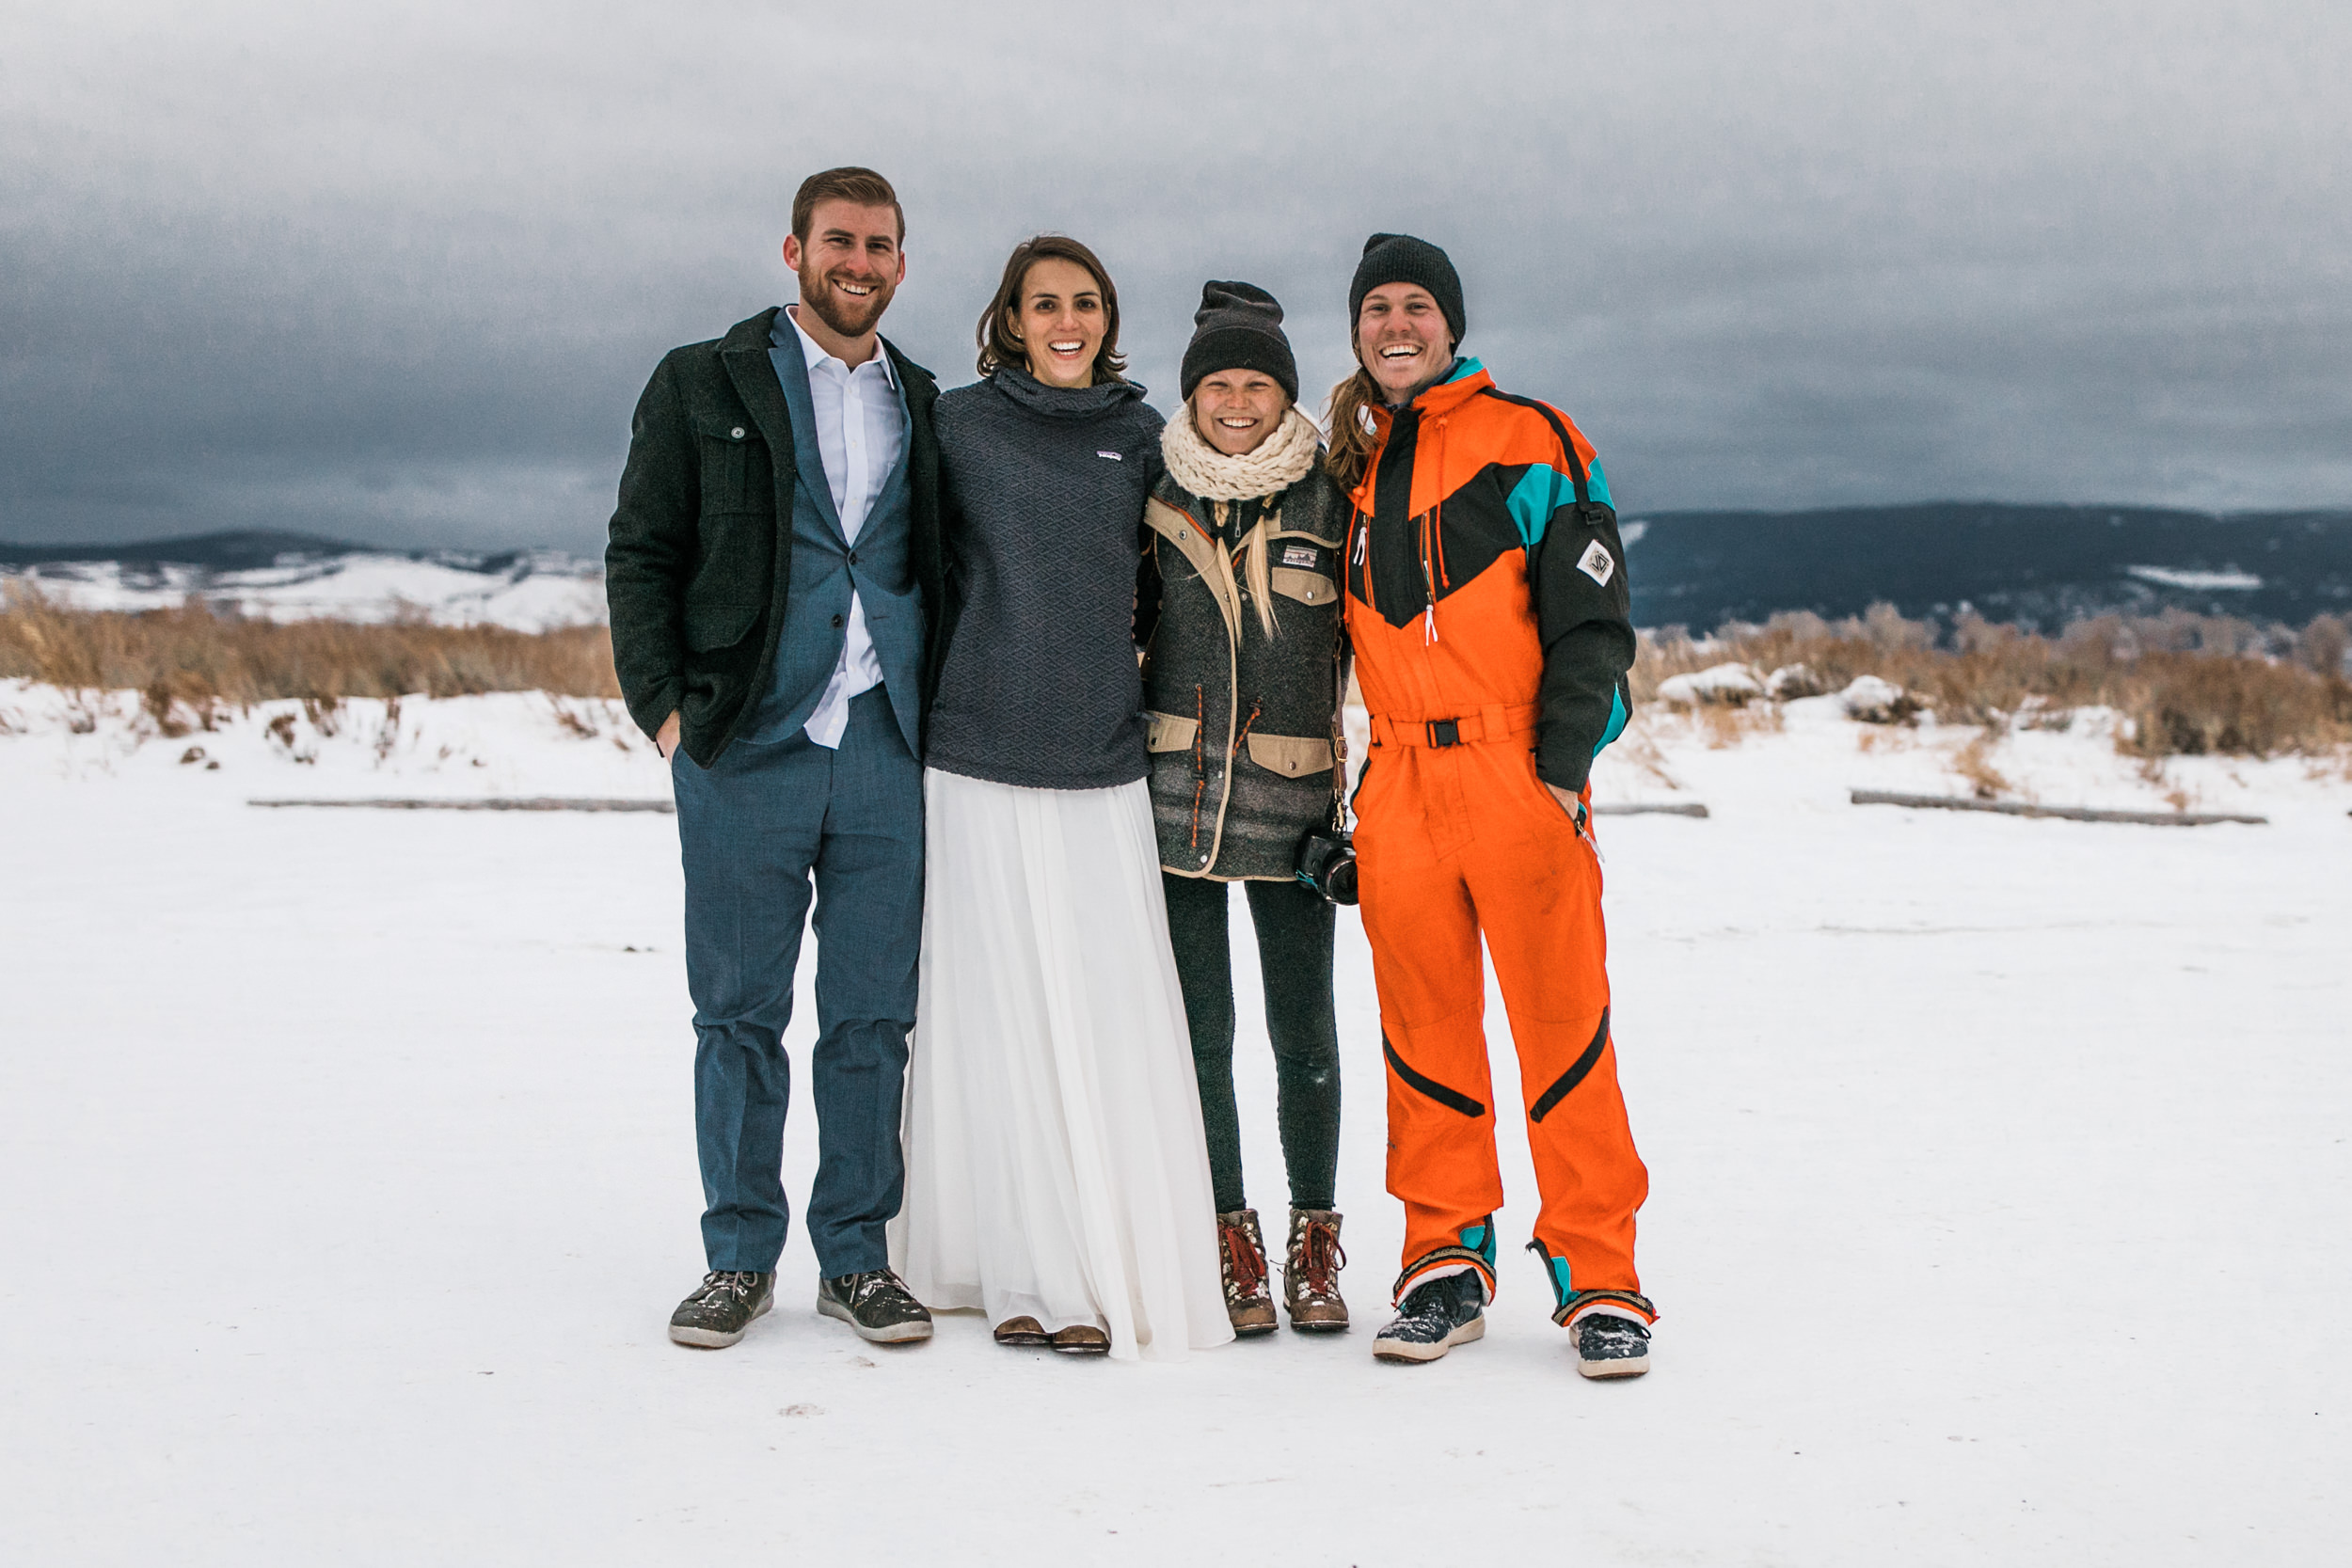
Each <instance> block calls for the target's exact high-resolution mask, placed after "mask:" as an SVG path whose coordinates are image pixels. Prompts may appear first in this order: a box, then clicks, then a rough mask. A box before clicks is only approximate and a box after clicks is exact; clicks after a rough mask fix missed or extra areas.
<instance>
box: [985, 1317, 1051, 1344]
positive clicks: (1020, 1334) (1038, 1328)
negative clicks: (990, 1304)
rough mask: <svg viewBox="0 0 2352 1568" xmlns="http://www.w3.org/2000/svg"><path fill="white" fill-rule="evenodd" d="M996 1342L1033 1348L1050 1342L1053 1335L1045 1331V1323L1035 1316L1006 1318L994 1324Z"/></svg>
mask: <svg viewBox="0 0 2352 1568" xmlns="http://www.w3.org/2000/svg"><path fill="white" fill-rule="evenodd" d="M996 1342H997V1343H998V1344H1000V1345H1019V1346H1022V1347H1024V1348H1026V1349H1035V1348H1036V1347H1038V1346H1040V1345H1050V1344H1052V1343H1053V1342H1054V1337H1053V1336H1052V1335H1050V1334H1048V1333H1046V1332H1045V1325H1044V1324H1043V1323H1039V1322H1038V1321H1037V1320H1036V1319H1035V1318H1007V1319H1006V1320H1005V1321H1004V1322H1003V1323H998V1324H997V1325H996Z"/></svg>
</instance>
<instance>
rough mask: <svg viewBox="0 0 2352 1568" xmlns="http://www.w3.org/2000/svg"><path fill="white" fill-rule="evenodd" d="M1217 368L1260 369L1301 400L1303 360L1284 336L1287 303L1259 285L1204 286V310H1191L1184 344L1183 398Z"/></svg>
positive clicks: (1211, 284)
mask: <svg viewBox="0 0 2352 1568" xmlns="http://www.w3.org/2000/svg"><path fill="white" fill-rule="evenodd" d="M1218 371H1258V372H1262V373H1263V374H1266V375H1270V376H1272V377H1273V378H1274V379H1275V380H1277V381H1279V382H1280V383H1281V384H1282V390H1283V391H1284V392H1285V393H1287V394H1288V395H1289V397H1290V400H1291V401H1292V402H1293V403H1296V402H1297V401H1298V361H1296V360H1295V359H1294V358H1292V357H1291V341H1290V340H1289V339H1288V338H1286V337H1284V336H1283V335H1282V307H1281V305H1280V303H1279V301H1277V300H1276V299H1275V297H1274V296H1273V295H1272V294H1270V293H1266V292H1265V291H1264V290H1263V289H1261V288H1259V287H1258V286H1257V285H1256V284H1255V283H1218V282H1209V283H1203V284H1201V285H1200V309H1198V310H1195V311H1194V312H1193V313H1192V341H1191V342H1190V343H1187V344H1186V345H1185V346H1184V375H1183V381H1184V401H1185V402H1187V403H1189V402H1191V401H1192V389H1193V388H1195V387H1198V386H1200V378H1201V377H1202V376H1204V375H1214V374H1216V372H1218Z"/></svg>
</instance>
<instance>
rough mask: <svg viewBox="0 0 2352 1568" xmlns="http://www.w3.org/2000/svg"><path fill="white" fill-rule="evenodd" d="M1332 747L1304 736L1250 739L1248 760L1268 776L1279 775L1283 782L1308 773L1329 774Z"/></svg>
mask: <svg viewBox="0 0 2352 1568" xmlns="http://www.w3.org/2000/svg"><path fill="white" fill-rule="evenodd" d="M1331 754H1332V753H1331V743H1330V742H1329V741H1328V740H1311V739H1309V738H1307V737H1305V736H1289V735H1253V736H1250V737H1249V760H1250V761H1251V762H1254V763H1256V764H1257V765H1258V766H1259V767H1261V768H1264V769H1265V770H1266V771H1267V772H1269V773H1279V774H1281V775H1282V777H1284V778H1286V779H1303V778H1305V777H1307V776H1308V775H1309V774H1311V773H1328V772H1330V771H1331Z"/></svg>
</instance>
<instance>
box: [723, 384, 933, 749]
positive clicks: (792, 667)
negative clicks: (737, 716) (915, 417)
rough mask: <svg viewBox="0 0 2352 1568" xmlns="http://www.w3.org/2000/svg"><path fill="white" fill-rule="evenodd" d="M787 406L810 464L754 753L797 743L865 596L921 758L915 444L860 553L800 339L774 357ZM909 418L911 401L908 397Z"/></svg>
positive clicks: (795, 494)
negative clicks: (836, 483)
mask: <svg viewBox="0 0 2352 1568" xmlns="http://www.w3.org/2000/svg"><path fill="white" fill-rule="evenodd" d="M769 360H770V362H771V364H772V365H774V367H775V371H776V381H777V383H778V385H779V386H781V387H782V388H783V390H784V401H785V403H786V404H787V405H789V407H790V408H791V411H792V444H793V447H794V449H795V450H796V451H798V452H800V453H802V454H803V456H802V459H801V461H800V462H799V463H798V464H797V465H795V467H794V474H793V484H792V583H791V589H790V591H789V593H787V595H786V602H785V610H784V630H783V633H782V635H781V636H780V637H778V639H777V641H776V658H775V666H774V671H773V673H772V674H771V677H770V679H769V683H768V690H767V692H766V694H765V695H764V696H763V697H762V698H761V699H760V704H759V706H758V708H757V710H756V711H755V712H754V713H753V715H752V716H751V720H750V721H749V722H748V723H746V724H745V725H744V727H743V738H744V739H745V740H748V741H751V742H753V743H754V744H755V745H764V744H768V743H770V742H773V741H778V740H788V739H790V738H791V737H792V736H794V735H796V734H798V733H799V732H800V730H801V728H802V726H803V725H804V724H806V723H807V722H808V719H809V715H810V714H811V713H813V712H815V711H816V708H817V705H818V702H819V701H821V700H822V699H823V697H824V695H825V689H826V688H827V687H828V686H830V685H831V684H832V682H833V675H834V670H836V669H837V668H839V666H840V663H841V651H842V648H843V646H844V645H845V643H846V642H847V641H848V637H849V631H848V622H849V614H850V591H851V589H852V588H854V589H855V590H856V593H857V598H858V602H859V604H861V605H862V606H864V607H865V610H866V633H867V635H868V636H870V637H871V638H872V639H873V641H874V653H875V656H876V657H877V658H878V659H879V660H880V661H881V664H882V685H883V688H884V689H885V690H886V691H887V692H888V694H889V698H890V705H891V710H892V712H893V714H894V715H895V716H896V717H897V719H898V727H899V729H900V731H901V732H902V733H903V734H904V735H905V736H906V741H907V749H908V750H909V751H912V752H915V753H916V754H917V755H920V754H921V752H920V747H921V739H920V736H921V735H922V710H921V704H920V700H919V699H920V691H921V687H922V672H923V645H924V635H923V634H924V627H923V606H922V600H921V596H920V594H918V593H917V592H916V590H915V586H914V573H913V571H912V569H911V567H910V558H909V551H908V546H909V541H910V539H911V537H912V533H913V527H912V517H913V506H912V501H913V497H912V493H911V491H910V488H909V486H908V483H907V458H908V455H909V454H910V453H911V452H912V451H914V442H912V441H909V442H907V443H906V445H905V447H904V448H903V449H902V450H901V451H900V452H899V456H898V465H897V467H894V468H892V469H891V472H890V476H889V478H887V479H886V480H884V481H883V482H882V493H881V494H880V495H878V496H876V497H875V498H874V504H873V506H872V508H871V509H870V510H868V511H867V513H866V521H865V522H864V523H863V524H862V525H860V527H859V529H858V534H857V543H856V545H854V546H852V545H850V542H849V540H848V539H847V537H846V536H845V535H844V533H843V531H842V525H841V519H840V516H839V515H837V514H836V513H835V512H834V504H833V488H832V485H831V483H830V482H829V480H828V478H827V476H826V474H825V471H824V465H823V460H822V459H821V457H819V455H818V453H819V451H820V450H821V449H820V448H819V447H818V438H817V416H816V404H815V403H814V402H813V401H812V400H811V398H810V396H809V390H808V362H807V360H806V359H805V358H803V356H802V354H801V347H800V343H799V341H798V340H797V339H796V340H795V341H793V342H792V343H791V344H790V345H789V346H788V347H786V348H782V349H778V350H775V351H772V352H771V354H770V356H769ZM898 406H899V411H900V415H901V417H903V416H904V414H905V409H906V399H905V396H904V395H903V394H901V395H900V396H899V399H898Z"/></svg>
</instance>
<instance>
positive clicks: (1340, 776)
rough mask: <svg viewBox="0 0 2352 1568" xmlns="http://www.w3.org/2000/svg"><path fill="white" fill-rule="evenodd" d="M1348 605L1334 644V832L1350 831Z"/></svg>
mask: <svg viewBox="0 0 2352 1568" xmlns="http://www.w3.org/2000/svg"><path fill="white" fill-rule="evenodd" d="M1345 609H1346V607H1345V606H1344V605H1343V606H1342V607H1341V610H1342V613H1341V614H1340V615H1339V616H1338V618H1337V625H1338V629H1337V630H1336V631H1335V632H1334V633H1333V634H1332V647H1331V671H1332V674H1333V676H1334V682H1333V689H1332V693H1331V698H1332V700H1331V831H1332V832H1335V833H1343V832H1347V666H1348V656H1349V655H1350V654H1351V653H1352V652H1353V651H1354V650H1352V649H1351V648H1350V647H1349V646H1348V641H1347V616H1346V613H1345Z"/></svg>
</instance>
